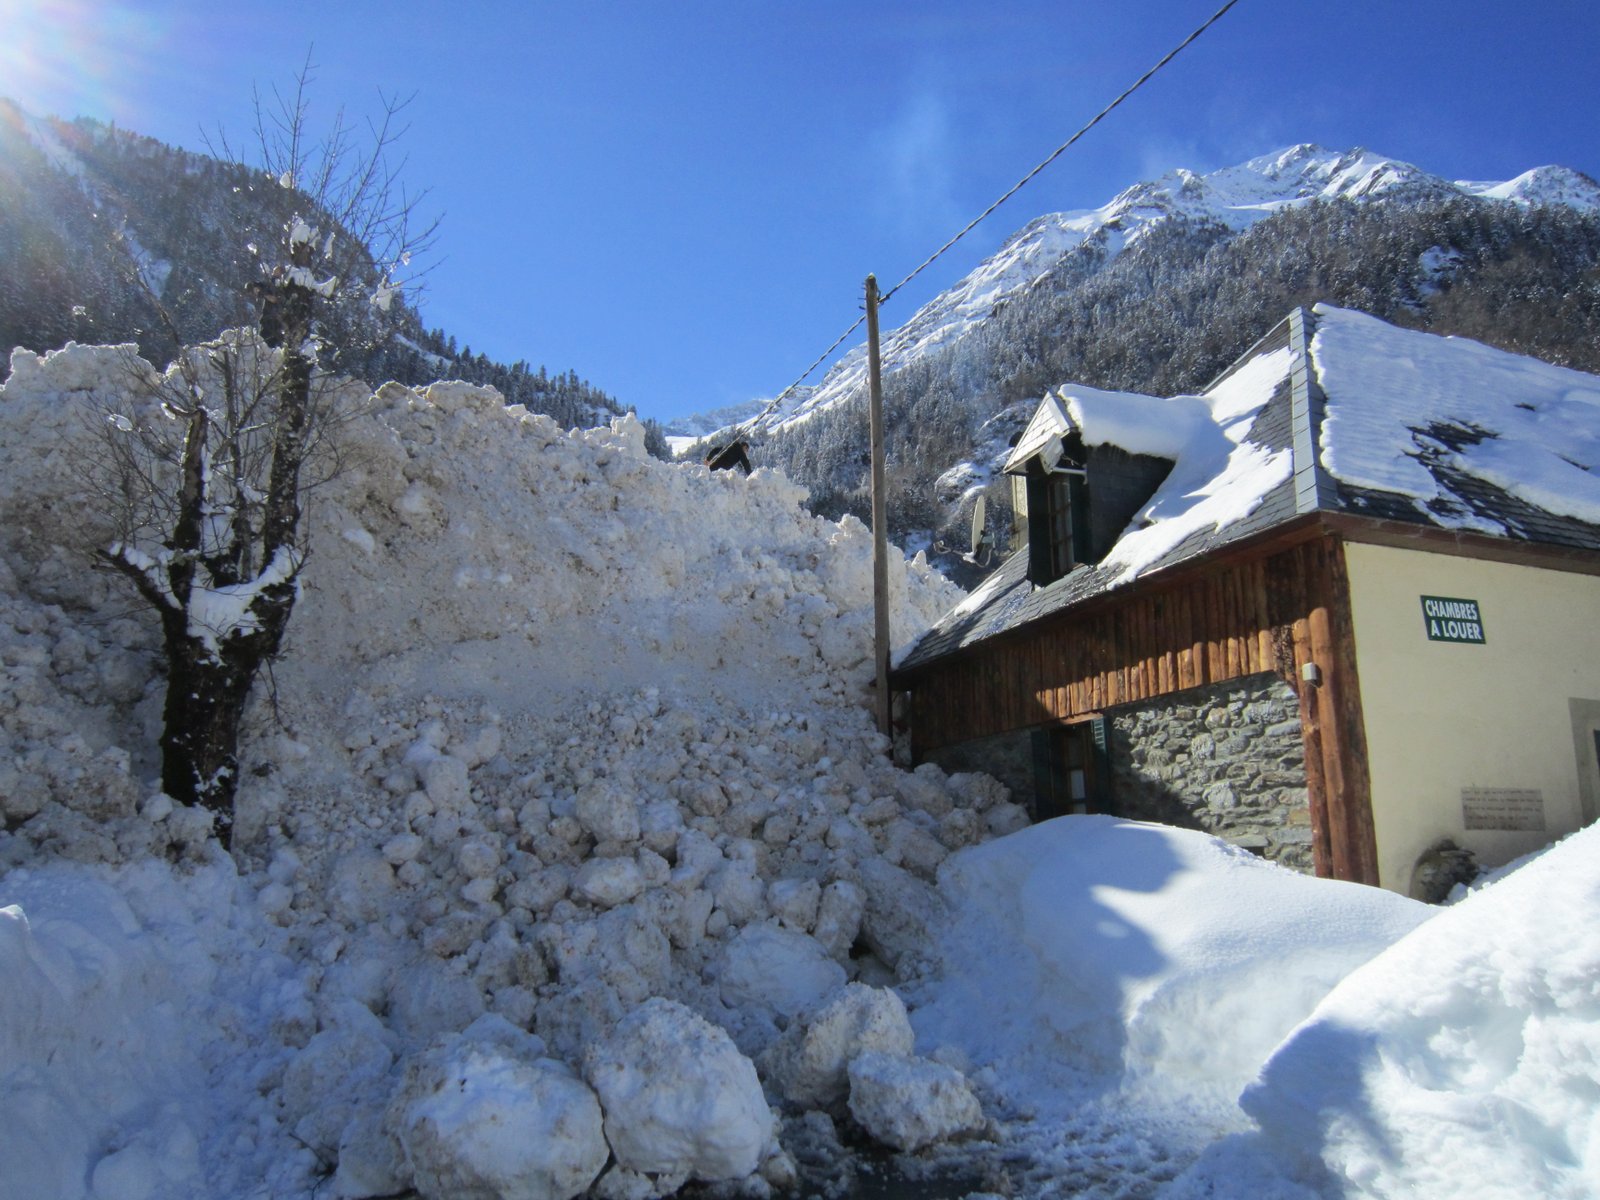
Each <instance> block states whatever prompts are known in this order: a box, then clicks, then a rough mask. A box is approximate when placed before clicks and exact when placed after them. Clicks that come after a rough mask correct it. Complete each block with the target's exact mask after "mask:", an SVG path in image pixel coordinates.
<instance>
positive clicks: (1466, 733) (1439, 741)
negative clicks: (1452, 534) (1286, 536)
mask: <svg viewBox="0 0 1600 1200" xmlns="http://www.w3.org/2000/svg"><path fill="white" fill-rule="evenodd" d="M1345 552H1346V556H1347V562H1348V566H1349V575H1350V603H1351V608H1352V617H1353V623H1354V627H1355V636H1356V667H1357V670H1358V671H1359V672H1360V676H1361V703H1362V708H1363V711H1364V714H1365V717H1366V732H1367V750H1368V754H1369V761H1370V765H1371V773H1372V805H1373V818H1374V822H1375V825H1376V832H1377V842H1378V871H1379V877H1380V880H1381V882H1382V883H1383V886H1384V887H1387V888H1392V889H1394V890H1397V891H1401V892H1405V891H1408V890H1409V888H1410V885H1411V871H1412V867H1413V864H1414V863H1415V862H1416V859H1417V856H1418V855H1419V854H1421V853H1422V852H1423V851H1424V850H1426V849H1427V848H1428V847H1429V846H1431V845H1432V844H1433V843H1434V842H1435V841H1436V840H1437V839H1439V838H1441V837H1447V838H1450V839H1451V840H1452V841H1454V842H1455V843H1456V844H1457V845H1458V846H1463V847H1465V848H1467V849H1470V850H1472V851H1473V852H1474V853H1475V854H1476V855H1477V856H1478V861H1479V862H1480V863H1481V864H1483V865H1485V866H1498V865H1500V864H1502V863H1505V862H1508V861H1509V860H1511V859H1513V858H1515V857H1517V856H1518V855H1520V854H1525V853H1527V852H1528V851H1530V850H1535V849H1538V848H1539V847H1540V846H1543V845H1546V844H1547V843H1549V842H1551V841H1554V840H1555V839H1556V838H1558V837H1560V836H1561V835H1562V834H1565V833H1570V832H1571V831H1572V830H1574V829H1577V828H1578V827H1579V826H1580V825H1582V824H1584V823H1585V817H1584V813H1583V803H1582V801H1581V800H1580V788H1579V772H1580V764H1579V760H1578V753H1577V751H1576V749H1575V747H1574V717H1573V708H1572V705H1571V704H1570V701H1571V700H1573V699H1579V700H1587V701H1594V702H1600V578H1597V577H1595V576H1592V575H1575V574H1570V573H1567V572H1563V571H1550V570H1544V569H1539V568H1533V567H1519V566H1510V565H1507V564H1504V563H1491V562H1481V561H1477V560H1474V559H1468V558H1458V557H1454V556H1450V555H1444V554H1426V553H1420V552H1417V551H1414V550H1397V549H1391V548H1389V547H1381V546H1363V545H1355V544H1347V545H1346V547H1345ZM1423 596H1448V597H1459V598H1465V599H1471V600H1476V601H1477V602H1478V605H1479V611H1480V613H1481V615H1482V618H1483V632H1484V639H1485V644H1483V645H1471V644H1457V643H1451V642H1433V641H1429V640H1428V638H1427V631H1426V628H1425V626H1424V618H1423V612H1422V597H1423ZM1591 748H1592V741H1591ZM1591 759H1592V754H1591ZM1581 769H1583V770H1585V771H1593V770H1594V769H1595V768H1594V763H1593V762H1592V761H1590V762H1588V763H1586V764H1584V765H1583V767H1582V768H1581ZM1464 788H1507V789H1521V790H1532V789H1536V790H1538V791H1539V792H1540V793H1541V794H1542V797H1543V801H1544V820H1545V831H1544V832H1541V833H1535V832H1526V831H1519V832H1507V831H1490V830H1468V829H1467V828H1466V824H1465V819H1464V817H1463V814H1462V790H1463V789H1464ZM1594 816H1595V814H1594V813H1590V814H1589V816H1588V819H1589V820H1592V819H1594Z"/></svg>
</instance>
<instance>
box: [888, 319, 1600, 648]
mask: <svg viewBox="0 0 1600 1200" xmlns="http://www.w3.org/2000/svg"><path fill="white" fill-rule="evenodd" d="M1304 326H1305V327H1306V328H1307V329H1309V330H1314V332H1315V336H1314V337H1313V338H1311V339H1310V341H1309V345H1307V344H1306V343H1305V342H1304V341H1302V340H1301V339H1300V338H1299V335H1297V334H1296V333H1295V332H1294V329H1295V323H1294V322H1292V321H1289V320H1286V321H1284V322H1282V323H1280V324H1279V325H1278V326H1277V327H1276V328H1275V329H1274V330H1273V331H1272V332H1270V333H1269V334H1268V335H1267V336H1266V337H1264V338H1263V339H1262V341H1261V342H1259V343H1258V344H1257V345H1256V347H1254V348H1253V349H1252V350H1251V351H1249V352H1248V353H1247V354H1246V355H1245V356H1244V357H1243V358H1241V359H1240V360H1239V361H1238V362H1236V363H1235V364H1234V365H1233V366H1232V367H1230V368H1229V369H1228V370H1227V371H1226V372H1224V373H1223V375H1221V376H1220V377H1219V378H1218V379H1217V381H1216V382H1214V383H1213V384H1212V385H1211V386H1210V387H1209V388H1208V389H1207V390H1206V391H1205V392H1204V393H1203V394H1202V395H1200V396H1198V397H1191V396H1179V397H1174V398H1172V399H1170V400H1161V399H1157V398H1155V397H1151V396H1142V395H1139V394H1137V393H1127V392H1102V391H1097V390H1095V389H1092V388H1084V387H1081V386H1079V385H1076V384H1067V385H1063V386H1061V387H1059V388H1057V389H1055V390H1053V391H1052V392H1051V393H1050V394H1049V395H1048V396H1047V397H1045V399H1044V401H1043V402H1042V403H1041V405H1040V408H1039V411H1038V412H1037V413H1036V414H1035V416H1034V420H1033V421H1032V422H1031V423H1030V424H1029V426H1028V429H1027V431H1026V432H1025V434H1024V437H1023V438H1022V439H1021V441H1019V443H1018V445H1017V448H1016V450H1015V451H1014V452H1013V453H1012V455H1011V457H1010V459H1009V460H1008V461H1007V463H1006V469H1007V470H1010V471H1015V470H1017V469H1019V468H1020V467H1021V466H1022V464H1023V463H1024V462H1025V461H1026V460H1027V458H1029V457H1030V456H1031V455H1035V454H1040V453H1049V450H1050V446H1051V443H1052V442H1054V443H1056V444H1059V439H1060V437H1061V436H1062V435H1063V434H1064V433H1068V432H1072V431H1080V432H1082V434H1083V436H1084V440H1085V441H1086V442H1090V443H1101V444H1104V443H1111V444H1117V445H1121V446H1123V447H1124V448H1126V449H1131V450H1135V451H1137V452H1144V453H1162V452H1165V453H1164V456H1170V457H1173V458H1174V459H1175V460H1176V461H1175V462H1174V464H1173V467H1172V470H1171V471H1170V472H1169V474H1168V475H1167V477H1166V479H1165V480H1164V481H1163V482H1162V484H1161V486H1160V487H1159V488H1158V489H1157V490H1156V492H1155V494H1154V495H1153V496H1152V497H1151V498H1150V500H1149V502H1148V503H1147V504H1145V505H1144V507H1143V508H1141V509H1140V510H1139V511H1137V512H1136V513H1135V514H1134V516H1133V518H1132V519H1131V520H1130V521H1129V523H1128V525H1127V527H1126V528H1125V529H1124V530H1123V532H1122V533H1121V536H1120V537H1119V538H1118V539H1117V541H1116V543H1115V544H1114V545H1113V546H1112V548H1111V550H1110V552H1109V553H1108V554H1107V555H1106V556H1105V557H1104V558H1103V559H1102V560H1101V561H1100V562H1098V563H1094V564H1086V565H1083V566H1080V567H1078V568H1076V569H1074V570H1072V571H1070V572H1068V574H1067V575H1065V576H1063V577H1062V578H1061V579H1059V580H1056V581H1055V582H1054V583H1051V584H1048V585H1046V586H1045V587H1043V588H1037V589H1036V588H1033V587H1032V586H1031V585H1030V584H1029V583H1028V582H1027V580H1026V577H1025V575H1024V570H1023V568H1024V567H1025V565H1026V559H1025V558H1024V557H1020V556H1013V558H1012V559H1010V560H1008V562H1007V564H1006V565H1005V566H1004V567H1003V568H1002V569H1001V570H1000V571H998V572H996V573H995V576H994V577H993V579H992V580H991V581H989V582H987V583H986V584H985V585H984V586H983V587H982V588H981V589H979V590H978V591H976V592H974V593H973V594H972V595H970V596H969V597H968V598H967V599H966V601H964V602H963V603H962V604H961V605H960V606H959V607H958V608H957V609H955V610H954V611H952V612H948V613H946V614H945V616H944V617H943V618H941V620H940V621H939V623H938V624H937V625H936V626H935V627H934V628H933V629H932V630H931V631H930V632H929V634H928V635H927V636H926V637H925V638H923V639H922V641H921V642H919V643H918V645H917V646H916V647H915V648H913V650H912V651H911V652H910V653H909V654H908V655H907V656H906V657H905V658H904V659H903V660H901V661H900V669H902V670H915V669H917V668H920V667H922V666H923V665H925V664H927V663H930V662H932V661H934V660H936V659H939V658H942V657H944V656H945V655H947V654H950V653H953V652H955V651H956V650H959V649H962V648H964V647H967V646H971V645H974V644H975V643H978V642H981V641H984V640H985V639H987V638H989V637H993V636H995V635H996V634H999V633H1003V632H1006V631H1008V630H1011V629H1014V628H1017V627H1019V626H1022V625H1026V624H1029V623H1030V622H1033V621H1036V620H1040V619H1042V618H1045V617H1047V616H1050V615H1051V614H1054V613H1057V612H1061V611H1064V610H1066V609H1069V608H1072V607H1073V606H1075V605H1077V604H1079V603H1081V602H1083V601H1085V600H1087V599H1089V598H1091V597H1093V596H1097V595H1100V594H1102V593H1104V592H1106V591H1108V590H1110V589H1112V588H1116V587H1120V586H1123V585H1125V584H1127V583H1129V582H1131V581H1132V580H1134V579H1136V578H1138V577H1139V576H1141V575H1143V574H1145V573H1146V572H1149V571H1152V570H1158V569H1164V568H1167V567H1171V566H1175V565H1177V564H1178V563H1180V562H1186V561H1191V560H1194V559H1196V558H1198V557H1200V556H1202V555H1205V554H1207V553H1209V552H1211V551H1213V550H1215V549H1218V548H1220V547H1221V546H1222V545H1224V544H1225V543H1229V542H1232V541H1235V540H1238V539H1241V538H1245V537H1248V536H1250V535H1252V534H1254V533H1257V532H1260V531H1262V530H1265V529H1268V528H1271V527H1273V526H1275V525H1277V524H1280V523H1281V522H1283V521H1285V520H1288V519H1290V518H1292V517H1294V516H1296V515H1298V514H1302V513H1305V512H1309V511H1313V510H1323V511H1338V512H1349V513H1359V514H1365V515H1369V516H1382V517H1385V518H1388V519H1392V520H1401V521H1412V522H1416V523H1418V524H1422V525H1433V526H1435V527H1438V528H1444V529H1456V530H1471V531H1476V532H1480V533H1485V534H1489V535H1492V536H1498V537H1505V538H1515V539H1518V540H1523V541H1533V542H1541V543H1548V544H1551V545H1556V546H1567V547H1571V548H1576V549H1588V550H1600V478H1597V477H1596V474H1595V468H1597V467H1600V379H1597V378H1596V377H1595V376H1593V375H1587V374H1584V373H1583V372H1579V371H1573V370H1569V369H1567V368H1563V367H1555V366H1551V365H1549V364H1548V363H1542V362H1539V361H1537V360H1535V359H1530V358H1525V357H1523V356H1521V355H1517V354H1511V353H1507V352H1505V351H1501V350H1495V349H1493V348H1491V347H1488V346H1484V345H1481V344H1479V343H1476V342H1472V341H1468V340H1466V339H1461V338H1444V337H1437V336H1435V335H1432V334H1424V333H1416V332H1412V331H1407V330H1403V329H1398V328H1395V327H1394V326H1391V325H1388V324H1386V323H1384V322H1382V321H1379V320H1377V319H1376V318H1373V317H1368V316H1365V315H1362V314H1360V313H1355V312H1347V311H1345V310H1343V309H1338V308H1333V307H1330V306H1327V305H1319V306H1318V307H1317V308H1316V310H1315V315H1314V316H1313V315H1308V316H1307V318H1306V320H1305V321H1304ZM1301 362H1305V363H1306V365H1307V366H1308V367H1309V370H1308V371H1307V372H1306V373H1305V374H1304V375H1302V376H1301V377H1300V378H1299V379H1298V380H1297V379H1296V377H1295V374H1294V373H1295V370H1296V368H1297V366H1298V365H1299V364H1300V363H1301ZM1305 438H1309V439H1311V442H1312V445H1313V447H1315V446H1317V445H1318V444H1319V443H1320V446H1321V449H1320V453H1318V454H1317V456H1316V458H1317V461H1316V463H1315V464H1312V463H1310V462H1306V461H1298V462H1297V460H1296V451H1295V450H1294V445H1295V444H1296V441H1297V440H1300V444H1302V445H1303V444H1304V441H1303V439H1305ZM1313 465H1316V466H1318V467H1320V468H1321V469H1322V471H1323V472H1325V476H1324V477H1323V479H1322V480H1320V481H1319V482H1318V486H1317V487H1316V489H1315V490H1314V491H1312V492H1310V493H1306V494H1301V493H1300V492H1298V491H1297V490H1296V489H1295V488H1292V487H1290V486H1289V485H1290V483H1291V480H1293V479H1295V478H1296V474H1297V472H1305V471H1307V469H1308V468H1310V467H1311V466H1313ZM1091 474H1092V468H1091ZM1324 483H1326V484H1328V486H1323V484H1324ZM1091 489H1092V482H1091Z"/></svg>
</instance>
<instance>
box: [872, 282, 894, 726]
mask: <svg viewBox="0 0 1600 1200" xmlns="http://www.w3.org/2000/svg"><path fill="white" fill-rule="evenodd" d="M867 378H868V390H869V392H870V399H871V413H872V416H871V432H872V618H873V626H872V627H873V650H874V658H875V659H876V660H877V664H878V696H877V712H878V732H879V733H881V734H883V735H884V736H885V737H888V736H890V735H889V700H890V696H889V529H888V518H887V516H886V515H885V513H886V510H887V507H888V501H887V498H886V497H885V495H884V488H885V484H884V478H883V362H882V359H881V358H880V357H879V353H878V277H877V276H876V275H868V276H867Z"/></svg>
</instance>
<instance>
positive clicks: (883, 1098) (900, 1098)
mask: <svg viewBox="0 0 1600 1200" xmlns="http://www.w3.org/2000/svg"><path fill="white" fill-rule="evenodd" d="M850 1115H851V1116H853V1117H854V1118H855V1119H856V1120H857V1121H859V1122H861V1127H862V1128H863V1129H865V1130H866V1131H867V1132H868V1133H870V1134H871V1135H872V1136H873V1137H874V1138H876V1139H877V1140H878V1141H880V1142H883V1143H884V1144H885V1145H889V1146H893V1147H894V1148H895V1149H897V1150H907V1151H910V1150H920V1149H921V1148H922V1147H924V1146H929V1145H932V1144H933V1143H934V1142H942V1141H945V1140H946V1139H948V1138H953V1137H959V1136H960V1135H962V1134H964V1133H975V1132H976V1131H977V1130H979V1129H981V1128H982V1127H983V1109H982V1108H981V1107H980V1106H979V1104H978V1098H977V1097H976V1096H974V1095H973V1094H972V1089H971V1088H969V1087H968V1086H967V1081H966V1080H965V1079H963V1078H962V1077H961V1075H960V1073H959V1072H957V1071H955V1070H953V1069H952V1068H950V1067H947V1066H945V1065H944V1064H943V1063H936V1062H929V1061H928V1060H927V1059H921V1058H902V1057H899V1056H898V1055H894V1054H884V1053H883V1052H881V1051H878V1050H868V1051H867V1052H866V1053H864V1054H862V1055H860V1056H859V1057H858V1058H856V1060H855V1061H854V1062H852V1063H851V1064H850Z"/></svg>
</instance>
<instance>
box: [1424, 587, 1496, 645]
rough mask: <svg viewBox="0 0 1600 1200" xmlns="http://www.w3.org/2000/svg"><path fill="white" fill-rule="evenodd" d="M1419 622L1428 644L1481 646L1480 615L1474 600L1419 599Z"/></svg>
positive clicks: (1430, 597)
mask: <svg viewBox="0 0 1600 1200" xmlns="http://www.w3.org/2000/svg"><path fill="white" fill-rule="evenodd" d="M1422 620H1423V623H1424V624H1425V625H1426V626H1427V629H1428V640H1429V641H1430V642H1467V643H1470V644H1473V645H1477V646H1482V645H1483V644H1484V636H1483V615H1482V614H1481V613H1479V611H1478V602H1477V601H1476V600H1462V599H1460V598H1459V597H1454V596H1424V597H1422Z"/></svg>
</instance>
